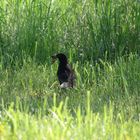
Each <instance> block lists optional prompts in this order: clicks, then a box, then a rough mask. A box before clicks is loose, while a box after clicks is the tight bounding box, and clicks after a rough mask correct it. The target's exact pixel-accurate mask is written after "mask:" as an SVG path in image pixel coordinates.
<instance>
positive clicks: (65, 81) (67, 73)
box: [51, 53, 75, 88]
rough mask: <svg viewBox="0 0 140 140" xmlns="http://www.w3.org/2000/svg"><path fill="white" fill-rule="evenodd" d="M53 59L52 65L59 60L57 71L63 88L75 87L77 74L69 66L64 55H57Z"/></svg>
mask: <svg viewBox="0 0 140 140" xmlns="http://www.w3.org/2000/svg"><path fill="white" fill-rule="evenodd" d="M51 57H52V63H54V62H55V61H56V59H58V60H59V66H58V70H57V77H58V80H59V83H60V87H61V88H67V87H73V86H74V80H75V73H74V70H73V69H72V68H71V66H70V65H69V64H68V59H67V57H66V56H65V55H64V54H63V53H58V54H55V55H53V56H51Z"/></svg>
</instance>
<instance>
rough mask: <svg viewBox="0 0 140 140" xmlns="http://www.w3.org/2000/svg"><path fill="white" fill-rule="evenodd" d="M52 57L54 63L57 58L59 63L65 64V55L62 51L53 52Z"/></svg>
mask: <svg viewBox="0 0 140 140" xmlns="http://www.w3.org/2000/svg"><path fill="white" fill-rule="evenodd" d="M51 57H52V63H54V62H55V61H56V60H57V59H58V60H59V62H60V63H63V64H67V57H66V55H64V54H63V53H58V54H54V55H52V56H51Z"/></svg>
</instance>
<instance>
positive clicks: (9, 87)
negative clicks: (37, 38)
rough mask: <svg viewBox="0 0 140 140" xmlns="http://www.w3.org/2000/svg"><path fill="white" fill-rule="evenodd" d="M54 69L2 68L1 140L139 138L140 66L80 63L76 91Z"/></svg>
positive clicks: (132, 59)
mask: <svg viewBox="0 0 140 140" xmlns="http://www.w3.org/2000/svg"><path fill="white" fill-rule="evenodd" d="M56 65H57V64H55V65H53V66H52V65H46V66H45V65H38V64H35V63H34V62H31V61H28V62H24V64H23V67H22V68H16V69H14V70H11V69H3V68H1V74H0V76H1V78H0V80H1V81H0V89H1V90H0V96H1V100H0V102H1V106H0V108H1V112H0V114H1V115H0V122H1V123H0V136H1V139H28V138H30V139H46V138H47V139H128V140H129V139H139V137H140V135H139V130H140V129H139V128H140V123H139V119H140V118H139V113H140V105H139V101H140V98H139V92H140V88H139V87H140V83H139V81H140V72H139V68H140V63H139V57H138V56H137V55H130V56H129V58H128V60H127V61H126V60H125V59H124V58H120V59H119V60H118V61H116V62H115V63H114V64H111V63H108V62H104V61H101V64H100V65H99V64H98V63H97V64H95V66H92V67H91V66H90V64H89V63H85V64H84V67H81V65H80V64H78V63H76V64H75V65H74V66H75V70H76V75H77V86H76V88H74V89H68V90H61V89H59V87H58V84H57V83H56V80H57V79H56V76H55V74H56V73H55V70H56Z"/></svg>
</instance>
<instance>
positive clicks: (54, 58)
mask: <svg viewBox="0 0 140 140" xmlns="http://www.w3.org/2000/svg"><path fill="white" fill-rule="evenodd" d="M56 59H57V58H56V57H55V56H52V64H53V63H54V62H55V61H56Z"/></svg>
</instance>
